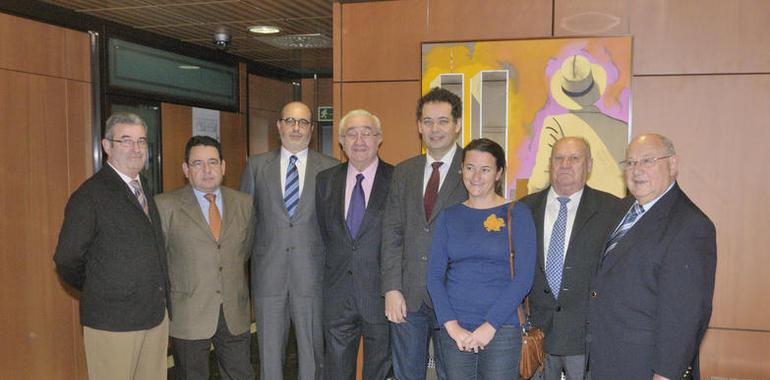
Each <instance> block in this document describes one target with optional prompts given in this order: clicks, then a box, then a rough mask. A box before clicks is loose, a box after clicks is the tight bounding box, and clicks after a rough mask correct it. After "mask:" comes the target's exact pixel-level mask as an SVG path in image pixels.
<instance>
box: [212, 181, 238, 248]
mask: <svg viewBox="0 0 770 380" xmlns="http://www.w3.org/2000/svg"><path fill="white" fill-rule="evenodd" d="M219 190H220V192H221V193H222V230H221V231H220V234H219V240H220V241H222V239H223V238H224V237H225V236H226V234H227V231H228V229H229V228H230V227H231V226H232V225H233V221H234V220H235V203H233V199H232V197H231V194H230V193H229V191H228V189H225V188H224V187H222V186H220V187H219ZM212 237H213V236H212Z"/></svg>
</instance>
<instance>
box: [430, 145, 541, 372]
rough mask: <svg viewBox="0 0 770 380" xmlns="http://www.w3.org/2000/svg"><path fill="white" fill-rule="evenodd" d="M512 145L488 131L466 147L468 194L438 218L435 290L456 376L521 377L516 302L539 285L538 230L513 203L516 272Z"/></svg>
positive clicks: (445, 349) (445, 348)
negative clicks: (508, 167)
mask: <svg viewBox="0 0 770 380" xmlns="http://www.w3.org/2000/svg"><path fill="white" fill-rule="evenodd" d="M504 169H505V152H504V151H503V148H502V147H500V145H499V144H497V143H495V142H494V141H492V140H489V139H486V138H482V139H477V140H473V141H471V142H470V143H469V144H468V145H467V146H466V147H465V150H464V152H463V165H462V175H463V183H464V184H465V187H466V188H467V189H468V200H466V201H465V202H463V203H461V204H458V205H455V206H452V207H449V208H447V209H445V210H444V211H443V212H442V213H441V215H439V217H438V220H437V221H436V227H435V229H434V233H433V245H432V248H431V256H430V262H429V263H428V291H429V292H430V296H431V299H432V300H433V306H434V308H435V311H436V317H437V318H438V322H439V324H440V325H441V326H443V329H442V330H441V334H440V339H442V344H441V347H442V352H441V355H442V358H443V360H444V363H446V367H447V368H446V369H447V375H448V377H449V379H463V380H465V379H518V368H519V363H518V361H517V360H516V358H518V357H519V355H520V352H521V328H520V327H519V326H520V324H519V320H518V316H517V315H516V308H517V307H518V306H519V304H520V303H521V301H522V299H524V297H525V296H526V295H527V293H529V289H530V288H531V287H532V278H533V276H534V271H535V251H536V244H537V243H536V237H535V225H534V222H533V221H532V214H531V212H530V210H529V208H528V207H527V206H525V205H524V204H521V203H516V204H515V205H514V206H513V209H512V210H511V218H512V223H511V226H510V228H511V232H512V236H513V247H514V251H515V253H516V255H515V260H514V263H515V272H516V273H515V276H513V278H511V271H510V265H509V259H508V221H507V220H506V219H507V209H508V206H509V203H507V201H506V199H505V198H504V197H503V196H502V195H500V194H501V190H502V189H501V188H502V186H501V178H502V176H503V172H504Z"/></svg>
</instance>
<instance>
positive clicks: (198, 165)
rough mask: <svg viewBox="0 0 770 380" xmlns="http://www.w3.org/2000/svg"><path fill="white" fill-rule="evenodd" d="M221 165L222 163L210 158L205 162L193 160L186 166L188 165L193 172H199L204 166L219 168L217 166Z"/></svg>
mask: <svg viewBox="0 0 770 380" xmlns="http://www.w3.org/2000/svg"><path fill="white" fill-rule="evenodd" d="M221 163H222V161H220V160H218V159H216V158H210V159H208V160H205V161H204V160H195V161H193V162H190V163H189V164H187V165H189V166H190V167H191V168H193V169H195V170H201V169H203V167H204V166H206V164H208V166H211V167H214V166H219V164H221Z"/></svg>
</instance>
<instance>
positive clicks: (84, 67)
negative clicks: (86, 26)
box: [62, 29, 91, 82]
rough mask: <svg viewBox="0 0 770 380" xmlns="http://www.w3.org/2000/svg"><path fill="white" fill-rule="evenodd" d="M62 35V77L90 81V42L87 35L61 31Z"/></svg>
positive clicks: (67, 30) (65, 30) (68, 30)
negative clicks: (63, 47)
mask: <svg viewBox="0 0 770 380" xmlns="http://www.w3.org/2000/svg"><path fill="white" fill-rule="evenodd" d="M62 31H63V33H64V43H65V49H64V77H65V78H69V79H74V80H79V81H83V82H90V81H91V40H90V37H89V35H88V34H85V33H83V32H78V31H74V30H71V29H62Z"/></svg>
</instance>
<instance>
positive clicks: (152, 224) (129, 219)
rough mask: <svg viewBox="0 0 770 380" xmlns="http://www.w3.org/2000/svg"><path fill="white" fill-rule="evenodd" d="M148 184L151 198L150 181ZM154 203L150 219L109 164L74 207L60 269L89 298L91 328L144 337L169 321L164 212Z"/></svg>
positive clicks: (84, 311) (84, 301)
mask: <svg viewBox="0 0 770 380" xmlns="http://www.w3.org/2000/svg"><path fill="white" fill-rule="evenodd" d="M142 184H144V186H145V188H144V191H145V193H147V194H149V193H150V191H149V189H148V188H147V187H146V184H147V181H146V180H144V179H142ZM146 198H147V206H148V208H149V214H150V218H148V217H147V215H145V214H144V211H143V210H142V206H141V205H139V201H138V200H137V199H136V196H134V194H133V193H132V192H131V190H130V189H129V187H128V185H127V184H126V183H125V182H123V180H122V179H121V178H120V176H119V175H118V173H117V172H116V171H115V169H113V168H112V167H111V166H110V165H104V167H103V168H102V169H101V170H99V172H97V173H96V174H94V175H93V176H92V177H91V178H89V179H88V180H86V181H85V182H84V183H83V184H82V185H81V186H80V187H79V188H78V189H77V190H75V192H74V193H73V194H72V196H71V197H70V199H69V201H68V202H67V207H66V209H65V210H64V222H63V224H62V228H61V231H60V233H59V243H58V245H57V247H56V253H55V254H54V262H55V263H56V269H57V270H58V272H59V274H60V275H61V278H62V280H64V282H66V283H67V284H69V285H70V286H72V287H73V288H75V289H77V290H80V291H81V294H80V323H81V324H82V325H83V326H88V327H92V328H95V329H99V330H107V331H137V330H146V329H150V328H152V327H155V326H157V325H159V324H160V323H161V322H162V321H163V317H164V314H165V311H166V308H167V306H168V304H167V300H168V289H169V285H168V284H169V281H168V267H167V265H166V253H165V251H164V249H163V245H164V244H163V232H162V231H161V227H160V216H159V215H158V209H157V208H156V206H155V202H154V201H153V199H152V197H149V196H148V197H146ZM168 310H169V316H170V315H171V309H170V308H168Z"/></svg>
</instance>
